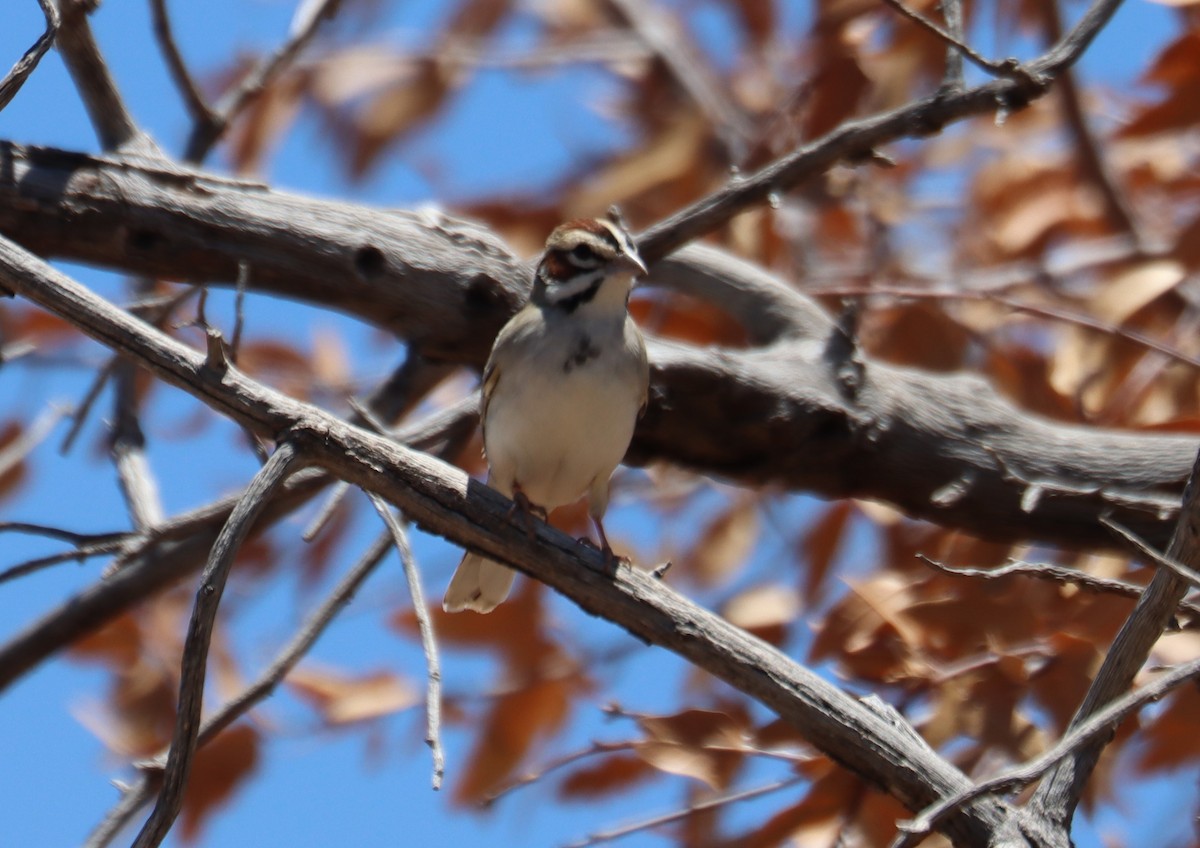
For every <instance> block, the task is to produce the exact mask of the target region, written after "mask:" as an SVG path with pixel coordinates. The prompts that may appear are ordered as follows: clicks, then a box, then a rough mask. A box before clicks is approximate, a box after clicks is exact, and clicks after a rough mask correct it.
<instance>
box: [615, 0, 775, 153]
mask: <svg viewBox="0 0 1200 848" xmlns="http://www.w3.org/2000/svg"><path fill="white" fill-rule="evenodd" d="M608 2H609V4H610V5H611V6H612V7H613V8H614V9H615V10H616V11H617V12H618V14H620V15H621V17H623V18H624V19H625V20H626V22H627V23H628V24H629V27H630V29H632V30H633V32H634V33H636V34H637V36H638V37H639V38H640V39H641V40H642V42H643V43H644V44H645V45H646V47H647V48H648V49H649V50H650V52H651V53H653V54H654V55H656V56H658V58H659V59H660V60H661V61H662V63H663V65H664V66H665V67H666V69H667V72H668V73H669V74H670V75H671V76H672V77H674V78H675V80H676V82H677V83H678V84H679V86H680V88H682V89H683V90H684V91H685V92H687V94H688V96H689V97H691V98H692V100H694V101H695V102H696V104H697V105H698V106H699V107H700V109H701V110H702V111H703V112H704V114H705V115H707V117H708V118H709V121H710V123H711V126H712V127H713V128H714V129H715V131H716V134H717V136H718V138H719V139H720V141H721V144H722V146H723V147H724V148H725V152H726V154H727V155H728V156H729V160H730V162H731V163H733V164H741V163H742V162H743V161H744V160H745V158H746V153H747V152H748V144H747V139H748V138H749V137H750V134H751V132H752V131H753V126H752V125H751V123H750V121H749V120H747V118H746V114H745V113H744V112H743V111H742V109H741V108H740V107H739V106H738V104H737V103H736V102H735V101H734V100H733V99H731V98H730V97H729V96H728V94H727V93H726V92H725V91H724V90H722V87H721V85H720V82H719V80H718V79H716V77H715V75H714V74H713V73H712V70H711V66H710V64H709V63H708V62H705V61H702V60H701V58H700V57H698V56H697V55H696V53H695V50H694V49H693V48H692V46H691V44H690V43H689V42H688V40H687V38H686V36H685V35H684V34H683V33H681V32H679V31H678V26H677V25H676V26H673V25H672V23H673V22H672V21H670V19H669V18H668V17H667V14H668V13H667V12H666V11H665V8H664V7H663V6H661V5H657V4H652V3H646V2H644V0H608Z"/></svg>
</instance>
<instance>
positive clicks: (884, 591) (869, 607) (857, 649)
mask: <svg viewBox="0 0 1200 848" xmlns="http://www.w3.org/2000/svg"><path fill="white" fill-rule="evenodd" d="M847 583H848V584H849V586H850V590H851V591H850V592H849V593H847V595H846V597H845V598H843V599H842V600H841V601H839V602H838V604H837V605H836V606H834V607H833V609H831V610H830V611H829V614H828V615H827V616H826V617H825V620H824V621H821V622H818V623H816V624H815V625H814V630H816V632H817V636H816V639H815V640H814V642H813V646H812V658H813V659H814V660H819V659H825V658H830V659H838V660H839V661H840V662H841V663H842V664H843V665H845V666H846V667H847V668H848V669H849V670H850V671H852V672H853V673H854V674H856V675H858V676H859V677H862V678H864V679H867V680H881V681H894V680H898V679H901V678H903V677H904V676H905V675H906V674H907V673H908V671H909V668H910V661H911V658H912V655H913V652H914V651H915V650H916V649H917V648H918V646H920V644H921V643H922V642H923V638H922V634H921V631H920V629H919V628H918V627H917V626H916V625H915V624H914V623H913V622H912V621H911V620H910V619H909V618H908V615H907V610H908V607H909V606H910V605H911V604H912V602H913V594H912V590H911V588H910V586H909V585H908V584H907V583H906V582H905V581H904V580H903V579H902V578H900V577H899V576H898V575H894V574H884V575H881V576H879V577H876V578H873V579H871V580H868V581H865V582H864V581H858V580H848V581H847Z"/></svg>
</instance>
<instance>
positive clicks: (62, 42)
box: [56, 0, 158, 155]
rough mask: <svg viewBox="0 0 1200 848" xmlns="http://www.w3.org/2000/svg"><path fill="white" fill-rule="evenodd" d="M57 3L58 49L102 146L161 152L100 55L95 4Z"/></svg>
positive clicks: (68, 0)
mask: <svg viewBox="0 0 1200 848" xmlns="http://www.w3.org/2000/svg"><path fill="white" fill-rule="evenodd" d="M56 2H59V3H60V6H59V11H60V13H61V14H62V23H61V25H60V26H59V29H58V50H59V53H61V54H62V58H63V63H64V64H66V66H67V70H68V71H69V72H70V74H71V79H72V81H74V83H75V88H76V89H78V91H79V96H80V98H82V100H83V105H84V108H85V109H87V113H88V117H89V118H90V119H91V121H92V126H93V127H94V128H95V130H96V135H97V137H98V138H99V139H100V146H101V147H103V148H104V149H105V150H123V151H127V152H138V153H144V154H150V155H154V154H157V152H158V147H157V145H155V144H154V142H153V141H152V140H151V139H150V137H149V136H148V135H146V134H145V133H143V132H142V131H141V130H140V129H138V126H137V123H136V122H135V121H134V119H133V116H132V115H131V114H130V112H129V110H128V109H127V108H126V106H125V100H124V98H123V97H121V93H120V91H118V90H117V86H116V83H115V82H114V81H113V78H112V74H111V73H109V70H108V64H107V63H106V62H105V61H104V57H103V56H102V55H101V54H100V48H99V46H98V45H97V44H96V37H95V35H93V34H92V25H91V23H90V22H89V21H88V13H89V12H90V11H91V4H90V3H87V2H84V0H56Z"/></svg>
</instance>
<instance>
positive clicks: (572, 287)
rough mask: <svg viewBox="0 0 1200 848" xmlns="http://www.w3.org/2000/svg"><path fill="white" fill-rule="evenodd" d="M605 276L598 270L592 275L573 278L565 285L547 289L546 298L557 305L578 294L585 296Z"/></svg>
mask: <svg viewBox="0 0 1200 848" xmlns="http://www.w3.org/2000/svg"><path fill="white" fill-rule="evenodd" d="M603 276H604V272H603V271H600V270H597V271H593V272H592V273H590V274H583V275H580V276H577V277H572V278H571V279H570V280H568V281H567V282H565V283H557V284H551V285H549V286H547V287H546V297H547V299H549V300H550V301H551V302H552V303H557V302H558V301H560V300H568V299H570V298H572V297H575V295H577V294H583V292H585V291H587V290H588V289H590V288H591V287H592V285H593V284H595V283H596V282H598V281H599V280H600V279H601V278H602V277H603Z"/></svg>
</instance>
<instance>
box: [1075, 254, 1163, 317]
mask: <svg viewBox="0 0 1200 848" xmlns="http://www.w3.org/2000/svg"><path fill="white" fill-rule="evenodd" d="M1183 278H1184V268H1183V266H1182V265H1180V264H1179V263H1178V262H1175V261H1173V260H1170V259H1158V260H1153V261H1149V262H1139V263H1138V264H1136V265H1133V266H1131V267H1129V268H1124V269H1122V270H1120V271H1118V272H1116V273H1114V274H1113V275H1112V276H1110V277H1109V278H1108V279H1107V280H1106V281H1105V282H1104V285H1103V286H1102V287H1101V288H1100V289H1099V290H1098V291H1097V293H1096V295H1095V296H1094V297H1093V298H1092V299H1091V306H1092V309H1093V310H1094V312H1095V314H1096V317H1097V318H1100V319H1102V320H1105V321H1108V322H1110V323H1113V324H1123V323H1125V321H1126V320H1127V319H1128V318H1129V317H1130V316H1131V315H1133V314H1134V313H1135V312H1137V311H1138V310H1139V309H1141V308H1142V307H1144V306H1146V305H1147V304H1148V303H1151V302H1152V301H1154V300H1155V299H1157V298H1159V297H1161V296H1162V295H1163V294H1165V293H1167V292H1169V291H1171V290H1172V289H1174V288H1175V286H1177V285H1179V283H1180V282H1182V281H1183Z"/></svg>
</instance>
